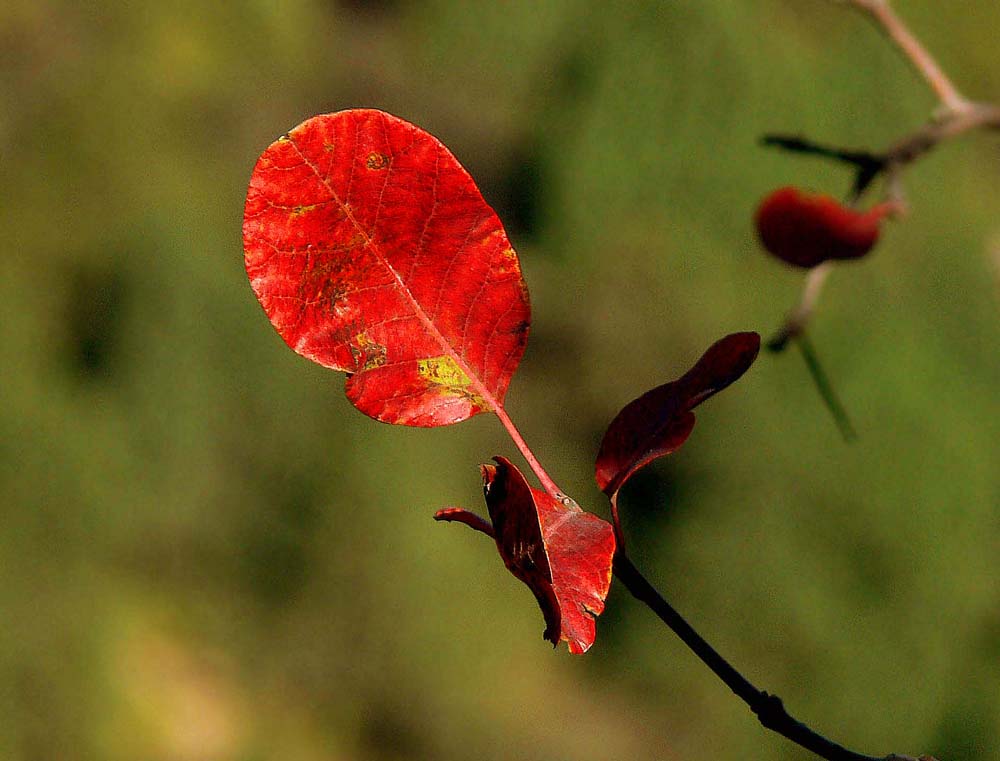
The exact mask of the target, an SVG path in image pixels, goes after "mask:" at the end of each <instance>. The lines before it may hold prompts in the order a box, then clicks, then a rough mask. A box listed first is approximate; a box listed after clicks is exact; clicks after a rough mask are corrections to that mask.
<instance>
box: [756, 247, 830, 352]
mask: <svg viewBox="0 0 1000 761" xmlns="http://www.w3.org/2000/svg"><path fill="white" fill-rule="evenodd" d="M832 269H833V262H823V263H822V264H820V265H818V266H816V267H813V268H812V269H811V270H809V273H808V274H807V275H806V279H805V282H804V283H803V285H802V296H801V298H800V299H799V303H798V306H796V307H795V309H793V310H792V311H791V312H789V313H788V316H787V317H786V318H785V323H784V325H782V326H781V329H780V330H779V331H778V332H777V333H775V334H774V336H773V337H772V338H771V340H770V341H768V342H767V348H768V349H770V350H771V351H773V352H780V351H783V350H784V348H785V346H786V345H787V344H788V341H789V340H790V339H792V338H795V337H796V336H798V335H799V334H800V333H801V332H802V331H803V330H805V327H806V324H807V323H808V322H809V318H810V317H812V314H813V312H814V311H815V309H816V304H817V302H818V301H819V296H820V293H822V292H823V284H824V283H825V282H826V279H827V277H829V275H830V272H831V270H832Z"/></svg>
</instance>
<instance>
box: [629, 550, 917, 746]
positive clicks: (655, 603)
mask: <svg viewBox="0 0 1000 761" xmlns="http://www.w3.org/2000/svg"><path fill="white" fill-rule="evenodd" d="M614 570H615V576H617V577H618V579H619V581H621V583H622V584H624V585H625V588H626V589H627V590H628V591H629V593H631V595H632V596H633V597H635V598H636V599H637V600H639V602H642V603H644V604H645V605H646V606H647V607H648V608H649V609H650V610H652V611H653V613H655V614H656V615H657V616H658V617H659V619H660V620H661V621H663V623H665V624H666V625H667V626H669V627H670V629H671V630H672V631H673V632H674V633H675V634H676V635H677V636H678V637H680V639H681V641H682V642H684V644H685V645H687V646H688V648H690V650H691V651H692V652H693V653H694V654H695V655H697V656H698V658H699V659H700V660H701V661H702V663H704V664H705V665H706V666H708V667H709V668H710V669H711V670H712V671H713V672H714V673H715V675H716V676H718V677H719V679H721V680H722V681H723V682H724V683H725V685H726V686H727V687H729V689H730V690H732V691H733V693H734V694H735V695H736V696H737V697H738V698H740V700H742V701H743V702H744V703H746V704H747V706H748V707H749V708H750V710H751V711H753V712H754V714H756V716H757V719H758V721H760V723H761V724H762V725H763V726H764V727H765V728H767V729H770V730H771V731H773V732H777V733H778V734H780V735H782V736H783V737H787V738H788V739H789V740H791V741H792V742H794V743H795V744H796V745H799V746H801V747H803V748H805V749H806V750H810V751H812V752H813V753H815V754H816V755H818V756H820V757H821V758H825V759H827V761H892V760H893V759H904V758H908V757H906V756H897V755H895V754H890V755H888V756H884V757H879V756H867V755H865V754H863V753H857V752H855V751H853V750H849V749H848V748H845V747H844V746H842V745H839V744H837V743H835V742H833V741H832V740H829V739H827V738H826V737H824V736H823V735H821V734H819V733H818V732H816V731H815V730H813V729H811V728H810V727H808V726H807V725H805V724H803V723H802V722H801V721H798V720H797V719H795V718H793V717H792V716H791V714H789V713H788V711H787V710H785V706H784V705H783V704H782V702H781V698H779V697H778V696H777V695H771V694H770V693H767V692H764V691H763V690H759V689H757V687H755V686H754V685H753V683H751V682H750V680H748V679H747V678H746V677H745V676H743V674H741V673H740V672H739V671H737V670H736V668H734V667H733V666H732V664H730V663H729V661H727V660H726V659H725V658H723V657H722V656H721V655H719V653H718V652H717V651H716V650H715V648H713V647H712V646H711V645H710V644H708V642H706V641H705V639H704V638H703V637H702V636H701V635H700V634H698V632H697V631H695V629H694V628H693V627H692V626H691V625H690V624H689V623H688V622H687V621H685V620H684V618H683V617H682V616H681V614H680V613H678V612H677V611H676V610H674V608H673V606H671V605H670V603H668V602H667V601H666V600H665V599H664V598H663V596H662V595H661V594H660V593H659V592H658V591H657V590H656V588H655V587H654V586H653V585H652V584H650V583H649V581H648V580H647V579H646V578H645V577H644V576H643V575H642V573H640V572H639V570H638V569H637V568H636V567H635V566H634V565H633V564H632V561H631V560H629V558H628V556H627V555H625V553H624V552H621V551H619V552H618V553H616V554H615V561H614Z"/></svg>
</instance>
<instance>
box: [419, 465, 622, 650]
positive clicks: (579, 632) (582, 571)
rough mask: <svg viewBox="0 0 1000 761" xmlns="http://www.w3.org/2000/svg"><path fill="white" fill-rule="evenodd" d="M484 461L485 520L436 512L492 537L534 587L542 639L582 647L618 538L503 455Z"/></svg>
mask: <svg viewBox="0 0 1000 761" xmlns="http://www.w3.org/2000/svg"><path fill="white" fill-rule="evenodd" d="M493 459H494V461H495V462H496V463H497V464H496V465H483V466H481V471H482V475H483V489H484V491H485V493H486V507H487V509H488V510H489V513H490V523H487V522H486V521H485V520H484V519H483V518H480V517H479V516H478V515H476V514H475V513H470V512H468V511H466V510H462V509H460V508H454V507H453V508H447V509H445V510H440V511H438V512H437V513H436V514H435V515H434V518H435V519H436V520H445V521H457V522H461V523H465V524H466V525H468V526H470V527H472V528H474V529H476V530H478V531H482V532H483V533H484V534H487V535H488V536H492V537H493V538H494V539H495V540H496V545H497V549H498V550H499V551H500V557H501V558H502V559H503V562H504V565H506V566H507V568H508V570H510V572H511V573H512V574H514V576H516V577H517V578H518V579H520V580H521V581H523V582H524V583H525V584H527V585H528V587H529V588H530V589H531V591H532V592H533V593H534V595H535V598H536V599H537V600H538V604H539V606H540V607H541V609H542V615H543V616H544V617H545V633H544V637H545V639H547V640H549V641H550V642H551V643H552V644H553V645H557V644H559V642H561V641H565V642H566V643H567V645H568V647H569V651H570V652H571V653H584V652H586V651H587V650H588V649H589V648H590V646H591V645H592V644H594V637H595V636H596V625H595V619H596V618H597V616H599V615H600V614H601V613H602V612H603V611H604V600H605V598H607V596H608V589H609V588H610V586H611V570H612V569H611V565H612V561H613V559H614V554H615V539H614V532H613V530H612V528H611V525H610V524H609V523H608V522H607V521H604V520H601V519H600V518H598V517H597V516H596V515H593V514H591V513H588V512H585V511H583V510H581V509H580V508H579V507H578V506H577V505H576V503H575V502H573V501H572V500H569V499H567V500H565V501H561V500H559V499H556V498H555V497H553V496H552V495H550V494H548V493H547V492H544V491H542V490H540V489H533V488H532V487H531V486H530V485H529V484H528V482H527V480H525V478H524V475H523V474H522V473H521V472H520V471H519V470H518V469H517V468H516V467H515V466H514V465H513V464H512V463H511V462H510V461H509V460H507V459H505V458H503V457H494V458H493Z"/></svg>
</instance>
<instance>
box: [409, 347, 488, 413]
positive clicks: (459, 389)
mask: <svg viewBox="0 0 1000 761" xmlns="http://www.w3.org/2000/svg"><path fill="white" fill-rule="evenodd" d="M417 373H419V375H420V377H421V378H424V379H426V380H427V382H428V383H430V384H432V385H434V386H439V387H440V388H441V391H442V393H446V394H449V395H453V396H463V397H466V398H468V399H471V400H472V401H473V403H475V404H476V405H478V406H485V404H486V403H485V401H484V400H483V398H482V397H481V396H479V394H477V393H475V392H474V391H473V390H472V379H471V378H469V376H468V375H466V374H465V372H464V371H463V370H462V368H461V367H459V366H458V363H457V362H456V361H455V360H454V358H452V357H449V356H448V355H443V356H440V357H428V358H427V359H420V360H417Z"/></svg>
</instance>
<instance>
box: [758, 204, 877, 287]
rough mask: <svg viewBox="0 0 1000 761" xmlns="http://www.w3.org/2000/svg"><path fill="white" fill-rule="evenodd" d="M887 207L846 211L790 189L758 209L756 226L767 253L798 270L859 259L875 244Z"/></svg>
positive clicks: (845, 208)
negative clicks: (828, 261) (834, 260)
mask: <svg viewBox="0 0 1000 761" xmlns="http://www.w3.org/2000/svg"><path fill="white" fill-rule="evenodd" d="M891 208H892V206H891V204H887V203H883V204H878V205H877V206H873V207H872V208H871V209H869V210H867V211H860V210H857V209H852V208H850V207H848V206H844V205H843V204H841V203H840V202H839V201H837V200H836V199H834V198H831V197H830V196H827V195H821V194H818V193H809V192H806V191H803V190H799V189H798V188H794V187H790V186H789V187H784V188H779V189H778V190H775V191H774V192H773V193H771V194H770V195H769V196H767V197H766V198H765V199H764V200H763V201H762V202H761V204H760V206H759V207H758V208H757V214H756V215H755V222H756V224H757V234H758V235H759V236H760V241H761V243H762V244H763V245H764V248H766V249H767V250H768V251H770V252H771V253H772V254H774V255H775V256H776V257H778V258H779V259H781V260H782V261H785V262H788V263H789V264H792V265H795V266H796V267H806V268H810V267H815V266H816V265H817V264H822V263H823V262H825V261H827V260H828V259H858V258H860V257H862V256H864V255H865V254H867V253H868V252H869V251H870V250H871V249H872V246H874V245H875V243H876V242H877V241H878V235H879V223H880V222H881V221H882V217H884V216H885V215H886V214H888V213H889V211H890V210H891Z"/></svg>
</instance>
